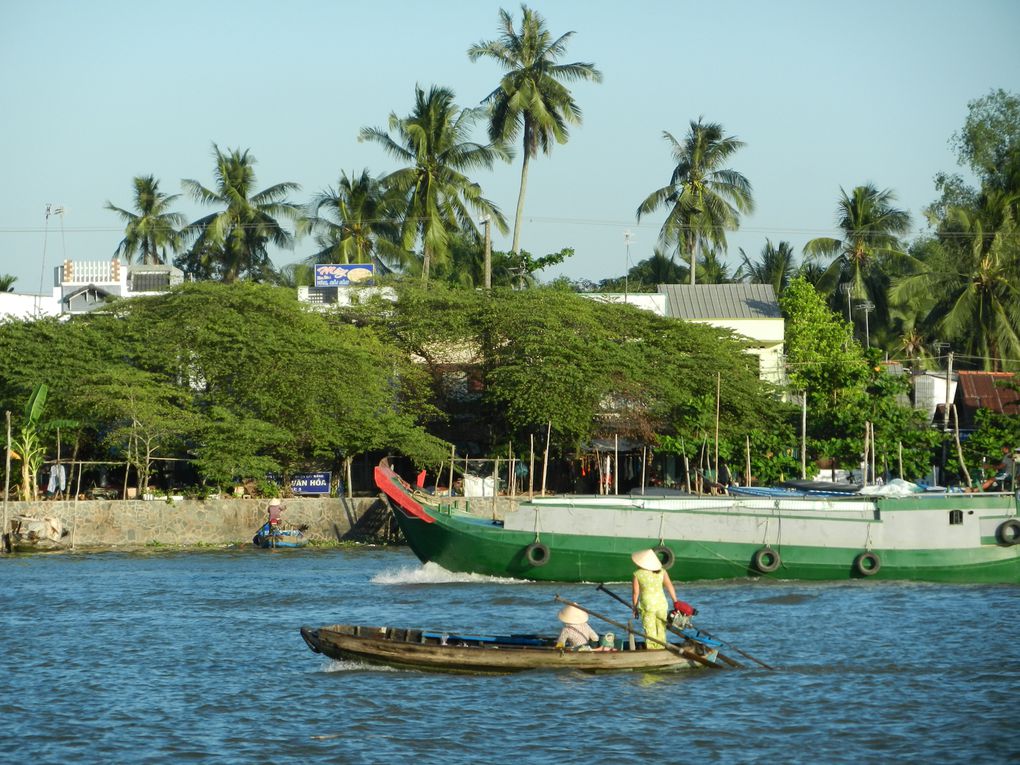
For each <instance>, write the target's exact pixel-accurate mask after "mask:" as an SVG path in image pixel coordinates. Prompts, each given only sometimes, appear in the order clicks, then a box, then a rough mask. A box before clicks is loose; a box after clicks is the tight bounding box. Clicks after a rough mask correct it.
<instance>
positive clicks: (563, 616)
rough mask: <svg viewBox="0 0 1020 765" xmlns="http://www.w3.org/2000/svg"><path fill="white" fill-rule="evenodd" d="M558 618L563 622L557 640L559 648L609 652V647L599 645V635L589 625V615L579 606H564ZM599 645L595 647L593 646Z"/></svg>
mask: <svg viewBox="0 0 1020 765" xmlns="http://www.w3.org/2000/svg"><path fill="white" fill-rule="evenodd" d="M557 618H558V619H559V620H560V621H561V622H563V629H562V630H560V636H559V637H558V638H556V647H557V648H568V649H570V650H572V651H608V650H611V649H610V648H608V647H605V646H603V645H600V644H599V633H597V632H596V631H595V630H593V629H592V628H591V625H590V624H588V614H586V613H585V612H584V611H582V610H581V609H580V608H578V607H577V606H564V607H563V608H561V609H560V612H559V614H557ZM593 643H594V644H596V645H598V647H597V648H596V647H594V646H593V645H592V644H593Z"/></svg>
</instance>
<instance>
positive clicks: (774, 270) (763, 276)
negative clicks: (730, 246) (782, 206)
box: [736, 239, 797, 295]
mask: <svg viewBox="0 0 1020 765" xmlns="http://www.w3.org/2000/svg"><path fill="white" fill-rule="evenodd" d="M740 257H741V258H742V259H743V261H744V262H743V263H742V264H741V265H740V268H738V269H737V274H736V278H737V279H739V280H741V281H743V280H746V281H749V282H751V283H753V284H771V285H772V289H773V290H774V291H775V293H776V295H780V294H782V292H783V290H785V289H786V285H787V284H789V283H790V280H791V279H792V278H793V275H794V273H795V272H796V270H797V269H796V267H795V265H794V257H793V247H792V246H791V244H790V243H789V242H780V243H779V246H778V247H776V246H775V245H773V244H772V241H771V240H769V239H766V240H765V245H764V246H763V247H762V248H761V254H760V255H759V256H758V262H757V263H752V262H751V259H750V258H749V257H747V253H745V252H744V250H743V248H741V249H740Z"/></svg>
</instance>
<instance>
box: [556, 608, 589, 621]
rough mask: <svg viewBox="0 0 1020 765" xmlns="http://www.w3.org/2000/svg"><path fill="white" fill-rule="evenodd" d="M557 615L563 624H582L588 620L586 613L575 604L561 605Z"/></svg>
mask: <svg viewBox="0 0 1020 765" xmlns="http://www.w3.org/2000/svg"><path fill="white" fill-rule="evenodd" d="M557 616H558V618H559V620H560V621H561V622H563V623H564V624H584V623H585V622H586V621H588V614H586V613H585V612H584V611H582V610H581V609H580V608H578V607H577V606H563V608H561V609H560V612H559V614H557Z"/></svg>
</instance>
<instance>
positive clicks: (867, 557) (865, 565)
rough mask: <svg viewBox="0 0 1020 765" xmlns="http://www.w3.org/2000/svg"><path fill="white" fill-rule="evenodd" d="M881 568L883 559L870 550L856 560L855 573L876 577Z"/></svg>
mask: <svg viewBox="0 0 1020 765" xmlns="http://www.w3.org/2000/svg"><path fill="white" fill-rule="evenodd" d="M881 568H882V559H881V558H879V557H878V555H876V554H875V553H873V552H871V551H870V550H869V551H868V552H862V553H861V554H860V555H858V556H857V557H856V558H854V571H856V572H857V573H858V574H860V575H861V576H874V575H875V574H877V573H878V572H879V569H881Z"/></svg>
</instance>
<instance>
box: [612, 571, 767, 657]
mask: <svg viewBox="0 0 1020 765" xmlns="http://www.w3.org/2000/svg"><path fill="white" fill-rule="evenodd" d="M595 589H596V590H602V592H604V593H606V595H609V596H610V597H613V598H616V599H617V600H618V601H620V602H621V603H623V605H625V606H627V608H631V604H630V603H628V602H627V601H626V600H624V599H623V598H621V597H620V596H619V595H617V594H616V593H615V592H613V591H612V590H610V589H609V588H607V587H606V586H605V585H604V584H600V585H598V586H597V587H596V588H595ZM666 629H668V630H670V631H671V632H674V633H676V634H677V635H683V634H684V633H683V632H682V631H681V630H678V629H677V628H676V627H674V626H673V625H672V624H669V623H668V622H667V624H666ZM694 629H696V630H697V631H698V632H700V633H701V634H702V635H704V636H705V637H708V638H711V639H712V640H715V641H716V642H717V643H720V644H722V645H724V646H726V647H727V648H732V649H733V650H734V651H736V652H737V653H739V654H740V655H741V656H743V657H744V658H745V659H750V660H751V661H753V662H754V663H755V664H758V665H760V666H762V667H764V668H765V669H773V670H774V669H775V667H773V666H770V665H768V664H766V663H765V662H763V661H762V660H761V659H756V658H754V657H753V656H752V655H751V654H749V653H747V652H745V651H741V650H740V649H739V648H737V647H736V646H735V645H733V643H729V642H727V641H725V640H720V639H719V638H717V637H716V636H715V635H713V634H712V633H711V632H709V631H708V630H703V629H701V627H695V628H694ZM684 637H687V636H686V635H684ZM693 639H694V640H697V638H693ZM719 658H720V659H722V660H723V661H724V662H726V663H727V664H729V665H731V666H735V667H739V666H741V665H740V663H739V662H737V661H736V660H734V659H731V658H729V657H727V656H723V655H722V654H721V653H720V654H719Z"/></svg>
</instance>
